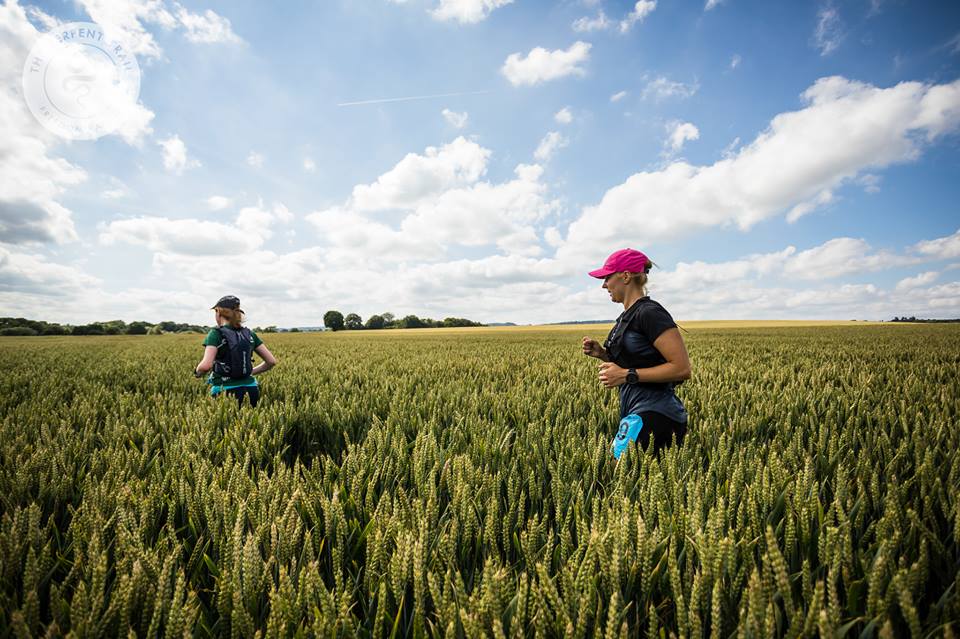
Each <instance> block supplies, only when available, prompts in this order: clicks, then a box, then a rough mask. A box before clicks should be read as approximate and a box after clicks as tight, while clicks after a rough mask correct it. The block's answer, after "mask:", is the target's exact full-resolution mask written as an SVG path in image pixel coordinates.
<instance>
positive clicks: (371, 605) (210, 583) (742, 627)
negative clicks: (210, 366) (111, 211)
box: [0, 323, 960, 637]
mask: <svg viewBox="0 0 960 639" xmlns="http://www.w3.org/2000/svg"><path fill="white" fill-rule="evenodd" d="M606 328H607V327H605V326H581V327H549V328H518V329H450V330H447V329H439V330H417V331H377V332H361V331H357V332H348V333H336V334H330V333H324V334H278V335H264V336H263V337H264V338H265V341H266V343H267V344H268V346H269V347H270V349H271V350H272V351H273V352H274V353H275V354H276V355H277V356H278V358H279V359H280V365H279V366H278V367H277V368H276V369H274V370H273V371H271V372H270V373H268V374H267V375H265V376H264V377H263V378H262V391H263V398H262V400H261V405H260V406H259V407H258V408H257V409H256V410H250V409H249V408H247V409H244V410H242V411H238V409H237V408H236V406H235V404H233V403H232V402H231V401H220V400H214V399H210V398H209V397H206V396H205V394H204V393H205V389H204V388H203V384H202V382H200V381H198V380H195V379H193V378H192V376H191V375H190V370H191V367H192V366H193V365H194V364H195V363H196V361H197V360H198V359H199V356H200V353H201V351H202V349H201V347H200V341H201V336H198V335H171V336H159V337H133V336H131V337H104V338H98V337H87V338H83V337H80V338H75V337H64V338H4V339H3V340H2V341H0V356H2V359H3V367H2V369H0V389H2V391H0V565H2V568H0V571H2V577H0V578H2V582H0V635H2V636H17V637H31V636H64V635H69V636H74V637H112V636H129V637H134V636H136V637H174V636H176V637H181V636H182V637H207V636H218V637H219V636H224V637H227V636H229V637H254V636H260V637H286V636H304V637H306V636H323V637H394V636H416V637H420V636H449V637H479V636H493V637H508V636H509V637H521V636H532V637H590V636H603V637H633V636H647V637H673V636H676V637H708V636H709V637H733V636H737V637H770V636H787V637H811V636H821V637H872V636H881V637H900V636H911V637H930V636H933V637H940V636H947V637H949V636H953V635H954V634H955V633H957V632H958V631H960V595H958V592H957V589H958V583H957V575H958V565H960V545H958V534H960V533H958V531H960V459H958V457H957V451H958V449H960V424H958V413H960V374H958V371H960V330H958V327H957V326H956V325H938V326H930V325H909V326H908V325H902V326H889V325H885V326H873V325H863V324H859V323H858V324H856V325H836V326H831V325H813V326H777V327H769V326H763V325H754V326H749V325H743V324H737V325H736V326H735V327H729V326H718V325H710V324H704V325H698V324H693V323H691V324H690V325H689V326H688V328H689V330H688V331H687V332H686V333H684V338H685V340H686V342H687V346H688V349H689V352H690V355H691V360H692V363H693V378H692V379H691V380H690V381H689V382H687V383H685V384H684V385H683V386H681V387H680V388H679V389H678V393H679V395H680V397H681V398H682V399H683V401H684V402H685V404H686V406H687V409H688V411H689V413H690V432H689V434H688V436H687V439H686V441H685V443H684V446H683V447H681V448H672V449H668V450H667V451H666V453H665V454H664V455H663V456H662V457H661V458H660V459H657V458H656V457H654V456H653V455H652V454H650V453H644V452H643V451H640V450H636V449H631V450H630V451H629V452H628V453H627V454H626V455H625V456H624V458H623V459H622V460H621V462H620V463H619V464H617V463H615V462H614V460H613V459H612V458H611V457H610V454H609V443H610V440H611V438H612V436H613V434H614V431H615V429H616V425H617V418H618V413H617V399H616V393H615V392H613V391H607V390H605V389H603V388H601V387H600V385H599V383H598V382H597V380H596V362H595V360H590V359H588V358H586V357H584V356H582V355H581V354H580V352H579V350H580V346H579V338H580V336H581V335H584V334H586V335H590V336H592V337H595V338H602V337H603V336H604V335H605V332H606Z"/></svg>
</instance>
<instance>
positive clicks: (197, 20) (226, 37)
mask: <svg viewBox="0 0 960 639" xmlns="http://www.w3.org/2000/svg"><path fill="white" fill-rule="evenodd" d="M176 15H177V20H178V21H179V22H180V24H181V25H182V26H183V28H184V36H185V37H186V38H187V40H189V41H190V42H200V43H205V44H212V43H232V44H239V43H241V42H243V40H242V39H241V38H240V36H238V35H237V34H236V33H234V32H233V28H232V27H231V26H230V21H229V20H228V19H226V18H224V17H223V16H221V15H218V14H216V13H214V12H213V11H211V10H210V9H207V10H206V11H204V12H203V13H191V12H190V11H188V10H187V9H185V8H184V7H183V6H182V5H180V4H177V5H176Z"/></svg>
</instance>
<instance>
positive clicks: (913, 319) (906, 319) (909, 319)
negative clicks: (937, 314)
mask: <svg viewBox="0 0 960 639" xmlns="http://www.w3.org/2000/svg"><path fill="white" fill-rule="evenodd" d="M890 321H891V322H922V323H925V324H949V323H956V322H960V319H922V318H921V319H917V318H916V317H914V316H913V315H911V316H910V317H907V316H906V315H904V316H903V317H894V318H893V319H892V320H890Z"/></svg>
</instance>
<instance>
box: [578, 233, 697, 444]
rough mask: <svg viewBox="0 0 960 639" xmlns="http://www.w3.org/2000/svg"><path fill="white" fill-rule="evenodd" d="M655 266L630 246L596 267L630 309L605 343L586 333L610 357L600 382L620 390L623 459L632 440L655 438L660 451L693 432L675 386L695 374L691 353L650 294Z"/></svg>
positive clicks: (591, 346) (600, 355)
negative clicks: (648, 282)
mask: <svg viewBox="0 0 960 639" xmlns="http://www.w3.org/2000/svg"><path fill="white" fill-rule="evenodd" d="M651 265H652V262H651V261H650V258H648V257H647V256H646V255H644V254H643V253H641V252H640V251H636V250H634V249H629V248H628V249H622V250H619V251H616V252H615V253H613V254H612V255H610V257H608V258H607V261H606V262H605V263H604V265H603V267H602V268H599V269H597V270H595V271H590V275H591V276H592V277H596V278H598V279H602V280H603V288H605V289H607V291H609V292H610V299H611V300H612V301H614V302H616V303H618V304H623V309H624V311H623V313H621V314H620V317H618V318H617V322H616V324H615V325H614V327H613V330H611V331H610V335H609V336H607V340H606V342H604V344H603V346H601V345H600V344H599V343H598V342H597V341H596V340H592V339H590V338H589V337H584V338H583V353H584V354H585V355H589V356H590V357H596V358H597V359H599V360H601V361H602V362H604V363H603V364H600V383H601V384H603V385H604V386H605V387H607V388H614V387H617V388H619V391H620V428H619V430H618V432H617V436H616V437H615V438H614V440H613V444H612V445H611V450H612V452H613V456H614V457H616V458H617V459H619V458H620V455H621V454H623V451H624V450H626V448H627V445H628V444H629V442H631V441H636V442H638V443H639V445H640V446H641V447H642V448H644V449H645V448H647V446H648V445H649V443H650V439H651V438H652V439H653V448H654V451H655V452H657V453H659V452H660V450H661V449H662V448H664V447H665V446H669V445H670V443H671V441H672V439H673V438H674V437H676V440H677V444H680V443H682V442H683V438H684V436H685V435H686V433H687V411H686V409H685V408H684V407H683V402H681V401H680V398H679V397H677V394H676V392H675V391H674V389H675V387H676V386H677V385H678V384H679V383H682V382H683V381H684V380H686V379H690V358H689V357H688V356H687V348H686V346H685V345H684V343H683V338H682V337H681V336H680V331H679V330H677V324H676V322H674V321H673V318H672V317H670V313H668V312H667V311H666V309H665V308H663V307H662V306H660V304H658V303H657V302H655V301H653V300H652V299H650V297H649V296H648V295H647V290H646V287H647V274H648V273H649V272H650V266H651Z"/></svg>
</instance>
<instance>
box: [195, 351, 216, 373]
mask: <svg viewBox="0 0 960 639" xmlns="http://www.w3.org/2000/svg"><path fill="white" fill-rule="evenodd" d="M216 358H217V347H216V346H204V348H203V359H201V360H200V363H199V364H197V368H196V369H195V370H196V371H197V372H198V373H200V374H201V375H202V374H203V373H209V372H210V369H211V368H213V361H214V360H215V359H216Z"/></svg>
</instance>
